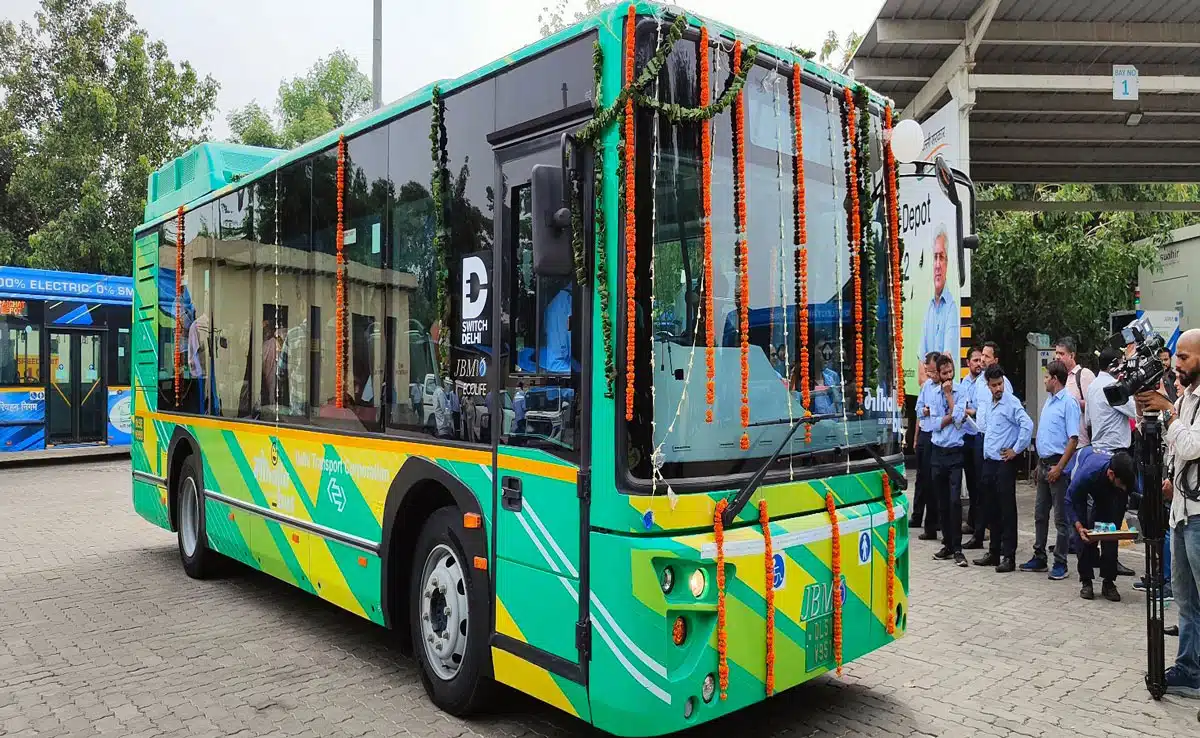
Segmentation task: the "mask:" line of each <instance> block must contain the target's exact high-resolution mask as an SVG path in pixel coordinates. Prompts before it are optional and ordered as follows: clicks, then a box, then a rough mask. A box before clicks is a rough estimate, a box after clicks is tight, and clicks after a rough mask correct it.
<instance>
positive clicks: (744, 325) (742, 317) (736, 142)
mask: <svg viewBox="0 0 1200 738" xmlns="http://www.w3.org/2000/svg"><path fill="white" fill-rule="evenodd" d="M741 70H742V42H741V41H735V42H734V43H733V74H734V76H735V77H736V76H737V75H738V74H740V73H741ZM745 134H746V96H745V92H744V91H739V92H738V94H737V97H736V98H735V99H734V102H733V154H734V158H735V160H736V161H735V164H734V174H733V197H734V201H735V210H734V230H735V232H736V234H737V235H736V238H737V245H736V246H735V247H734V248H735V250H734V253H735V254H736V256H737V267H738V293H739V295H738V296H739V299H738V317H739V324H740V325H739V328H740V330H739V333H740V334H741V339H742V428H749V427H750V244H749V241H748V240H747V238H746V142H745V140H744V137H745ZM749 449H750V434H749V432H748V431H745V430H743V431H742V450H743V451H748V450H749Z"/></svg>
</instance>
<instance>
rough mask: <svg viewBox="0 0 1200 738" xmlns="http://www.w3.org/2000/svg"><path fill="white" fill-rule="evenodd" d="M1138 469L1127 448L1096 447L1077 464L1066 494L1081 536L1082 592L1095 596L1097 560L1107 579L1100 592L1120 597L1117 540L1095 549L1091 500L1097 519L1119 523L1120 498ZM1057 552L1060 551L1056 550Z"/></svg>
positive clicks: (1071, 517) (1131, 485) (1068, 509)
mask: <svg viewBox="0 0 1200 738" xmlns="http://www.w3.org/2000/svg"><path fill="white" fill-rule="evenodd" d="M1136 479H1137V470H1136V469H1135V467H1134V464H1133V457H1132V456H1130V455H1129V454H1128V453H1127V452H1125V451H1118V452H1117V453H1115V454H1108V453H1105V452H1104V451H1095V452H1093V453H1091V454H1088V455H1087V457H1086V458H1084V459H1082V460H1080V461H1079V463H1078V464H1076V465H1075V471H1074V472H1073V473H1072V474H1071V484H1070V486H1068V487H1067V493H1066V498H1065V503H1066V504H1065V505H1064V507H1065V508H1066V514H1067V519H1068V522H1069V523H1070V525H1071V527H1072V528H1073V529H1074V531H1075V533H1076V534H1077V535H1078V536H1079V540H1080V542H1081V546H1080V549H1079V581H1080V582H1082V583H1083V586H1082V588H1081V589H1080V590H1079V596H1080V597H1082V598H1083V599H1085V600H1091V599H1095V597H1096V594H1095V592H1094V591H1093V589H1092V579H1093V575H1094V573H1095V568H1096V564H1097V562H1098V563H1099V564H1100V576H1101V577H1102V578H1103V579H1104V586H1103V587H1102V588H1101V594H1103V595H1104V598H1105V599H1107V600H1111V601H1112V602H1120V601H1121V593H1120V592H1118V591H1117V581H1116V580H1117V542H1116V541H1105V542H1103V543H1101V544H1100V550H1099V551H1097V550H1096V542H1095V541H1093V540H1091V539H1090V538H1089V537H1088V527H1087V524H1086V521H1087V519H1088V500H1089V499H1090V500H1091V502H1092V517H1093V518H1094V519H1095V521H1096V522H1097V523H1113V524H1116V525H1120V523H1121V516H1122V513H1123V510H1122V506H1121V500H1122V499H1124V495H1125V493H1126V492H1127V491H1129V490H1132V489H1133V488H1134V484H1135V481H1136ZM1055 553H1057V551H1055Z"/></svg>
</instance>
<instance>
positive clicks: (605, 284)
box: [431, 14, 758, 397]
mask: <svg viewBox="0 0 1200 738" xmlns="http://www.w3.org/2000/svg"><path fill="white" fill-rule="evenodd" d="M687 24H688V19H687V16H685V15H683V14H680V15H678V16H676V18H675V20H674V22H673V23H672V24H671V27H670V28H669V29H668V31H667V33H666V35H665V37H664V38H662V40H661V43H660V44H659V45H658V48H657V50H656V51H655V52H654V56H652V57H651V58H650V60H649V61H648V62H647V63H646V65H645V66H644V67H643V69H642V71H641V73H640V74H639V75H638V76H637V79H636V80H634V81H633V82H631V83H629V84H625V85H624V86H623V87H622V88H621V89H620V90H619V91H617V93H616V95H615V97H614V99H613V100H612V101H611V102H610V103H609V104H608V105H606V106H604V107H601V108H599V109H598V110H597V111H596V114H595V115H594V116H593V117H592V120H591V121H590V122H589V123H588V124H587V125H585V126H584V127H583V128H581V129H579V131H578V132H577V133H576V135H575V139H576V141H578V142H579V143H580V144H581V145H590V146H592V149H593V151H594V153H595V166H594V169H595V173H596V192H595V197H596V216H595V217H596V221H595V226H594V231H595V235H596V272H597V274H598V291H599V293H600V317H601V321H602V324H603V328H602V329H603V333H604V368H605V380H606V385H607V391H606V393H605V397H613V396H614V387H615V385H616V379H617V370H616V366H615V362H614V360H613V354H614V351H613V336H612V334H613V330H614V326H613V322H612V319H611V316H610V312H609V307H610V301H611V294H610V291H609V271H608V263H607V261H608V259H607V249H608V240H607V234H606V231H605V222H604V219H603V212H604V210H603V187H602V186H601V184H602V182H603V171H604V169H603V153H604V151H603V146H601V145H600V143H599V140H600V136H601V135H602V134H603V133H604V131H606V130H607V129H608V127H609V126H610V125H612V124H614V123H616V122H618V121H621V120H623V119H624V118H627V115H626V114H627V113H628V112H629V109H630V107H629V105H628V102H629V101H630V100H631V99H632V100H634V101H635V102H636V103H637V104H638V105H640V106H642V107H644V108H650V109H653V110H656V111H658V112H659V113H660V114H661V115H663V116H665V117H666V118H667V119H668V120H670V121H671V122H672V123H679V122H685V123H694V122H701V121H710V120H712V118H714V117H716V116H717V115H719V114H721V113H723V112H725V111H726V110H728V109H729V108H730V106H731V105H732V104H733V100H734V97H735V96H736V95H737V94H738V93H739V92H740V91H741V90H742V88H743V87H744V86H745V84H746V77H747V75H748V74H749V71H750V69H751V68H753V65H754V60H755V58H757V56H758V47H757V46H755V45H753V44H751V45H750V46H748V47H747V48H746V49H745V50H744V51H743V52H742V72H741V74H737V75H733V76H732V77H730V79H729V81H728V82H727V84H726V87H725V90H724V91H723V92H722V93H721V95H720V97H718V98H717V99H716V100H712V101H711V102H710V103H709V104H708V105H706V106H700V107H696V108H687V107H684V106H682V105H679V104H676V103H665V102H662V101H660V100H656V99H654V98H653V97H650V96H648V95H645V94H643V90H644V89H645V88H646V87H648V86H649V85H650V84H651V83H652V82H653V81H654V80H655V79H657V78H658V75H659V73H660V72H661V71H662V68H663V65H664V64H665V63H666V60H667V57H668V56H669V54H670V52H671V50H672V49H673V48H674V47H675V44H676V43H677V42H678V41H679V40H680V39H681V38H682V37H683V32H684V29H685V28H686V27H687ZM627 38H628V36H627ZM592 65H593V71H594V74H595V77H596V104H597V106H600V105H602V104H603V96H602V95H601V78H602V73H603V54H602V52H601V49H600V44H599V42H596V43H595V44H594V45H593V53H592ZM625 71H626V72H627V73H628V72H629V70H625ZM627 76H628V74H627ZM434 93H435V94H434V98H435V107H434V115H435V116H437V115H439V112H438V111H439V109H440V105H438V104H436V103H437V102H438V101H439V99H440V98H439V97H438V94H439V93H438V90H436V89H435V90H434ZM434 130H435V131H436V130H437V126H436V125H435V127H434ZM620 131H621V133H622V136H623V134H624V132H625V125H624V124H622V126H621V127H620ZM431 138H432V139H433V140H434V141H435V147H436V145H437V144H436V140H437V139H436V136H435V135H433V134H431ZM442 140H443V141H444V137H443V139H442ZM443 148H444V146H443ZM623 152H624V139H623V138H622V142H621V143H620V144H618V152H617V153H618V156H617V181H618V193H619V194H618V197H619V198H623V197H624V192H625V189H626V181H627V180H628V179H629V178H628V177H626V175H625V171H626V166H625V163H626V159H625V155H624V153H623ZM437 158H438V157H437V154H436V149H435V156H434V159H435V161H436V160H437ZM444 169H445V167H444V166H443V167H442V170H443V171H444ZM434 200H435V204H436V203H437V202H440V199H439V198H438V197H436V196H435V198H434ZM619 207H620V206H618V208H619ZM440 222H441V221H439V223H440ZM439 230H440V229H439ZM580 238H582V236H581V237H580Z"/></svg>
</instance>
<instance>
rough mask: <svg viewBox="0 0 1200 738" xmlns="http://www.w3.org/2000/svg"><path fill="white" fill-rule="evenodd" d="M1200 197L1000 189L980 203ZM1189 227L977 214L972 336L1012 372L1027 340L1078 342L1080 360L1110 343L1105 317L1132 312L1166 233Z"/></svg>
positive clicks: (1181, 189)
mask: <svg viewBox="0 0 1200 738" xmlns="http://www.w3.org/2000/svg"><path fill="white" fill-rule="evenodd" d="M1198 195H1200V188H1198V187H1196V186H1194V185H1139V186H1133V185H1036V186H1028V185H1022V186H1014V185H998V186H995V187H992V188H990V190H989V191H985V192H984V193H981V197H980V199H981V200H989V199H993V200H1014V199H1016V200H1035V201H1044V202H1047V203H1052V202H1062V201H1071V202H1081V201H1097V200H1099V201H1104V200H1132V201H1160V200H1189V199H1190V200H1195V199H1197V196H1198ZM1192 220H1194V217H1193V216H1189V215H1186V214H1183V213H1131V212H1112V213H1067V212H1039V213H1027V212H1006V213H998V212H983V213H980V223H979V227H978V231H979V234H980V245H979V249H978V250H977V251H976V252H975V253H974V255H973V261H972V263H971V281H972V293H973V298H972V302H973V304H974V308H973V315H972V317H973V321H974V328H975V335H976V336H979V337H981V338H986V339H988V340H994V341H996V342H997V343H998V344H1000V346H1001V350H1002V354H1003V355H1004V356H1006V357H1008V359H1007V361H1006V362H1005V364H1006V369H1010V370H1013V371H1014V372H1017V373H1019V372H1020V369H1021V360H1020V356H1022V355H1023V352H1024V347H1025V345H1026V340H1025V336H1026V334H1027V333H1031V332H1033V333H1047V334H1049V335H1050V336H1051V340H1054V339H1056V338H1058V337H1060V336H1064V335H1070V336H1074V337H1075V338H1076V339H1077V340H1078V341H1079V344H1080V358H1081V361H1084V358H1085V357H1086V356H1088V355H1090V354H1091V353H1092V352H1093V351H1095V350H1097V349H1099V347H1100V344H1101V342H1102V341H1103V340H1104V338H1105V337H1106V335H1107V326H1108V320H1107V318H1108V315H1109V313H1111V312H1114V311H1118V310H1128V309H1131V308H1132V307H1133V288H1134V286H1135V285H1136V283H1137V273H1138V268H1139V267H1147V268H1151V269H1154V268H1157V265H1158V247H1159V246H1160V245H1161V244H1163V243H1165V241H1166V238H1167V234H1168V232H1169V231H1170V230H1172V229H1174V228H1179V227H1182V226H1184V225H1187V224H1188V222H1190V221H1192ZM1084 363H1087V362H1086V361H1084ZM1013 384H1014V385H1017V384H1018V382H1017V381H1015V380H1014V382H1013Z"/></svg>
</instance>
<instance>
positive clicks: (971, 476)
mask: <svg viewBox="0 0 1200 738" xmlns="http://www.w3.org/2000/svg"><path fill="white" fill-rule="evenodd" d="M963 477H965V478H966V484H967V496H968V497H970V498H971V504H970V505H968V506H967V527H969V528H970V529H971V534H972V535H974V536H975V538H976V540H980V541H982V540H983V532H984V530H986V529H987V511H988V498H987V488H986V487H985V486H984V485H983V479H982V477H983V434H977V435H974V436H963Z"/></svg>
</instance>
